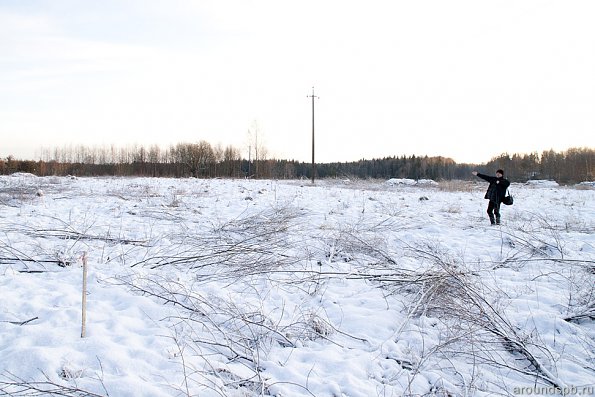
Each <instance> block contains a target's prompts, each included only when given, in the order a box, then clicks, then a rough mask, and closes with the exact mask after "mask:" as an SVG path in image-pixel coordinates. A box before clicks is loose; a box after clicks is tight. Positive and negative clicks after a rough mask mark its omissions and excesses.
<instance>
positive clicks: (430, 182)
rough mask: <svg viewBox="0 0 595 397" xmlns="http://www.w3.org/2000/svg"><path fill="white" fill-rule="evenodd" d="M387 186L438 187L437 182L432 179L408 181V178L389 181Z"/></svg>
mask: <svg viewBox="0 0 595 397" xmlns="http://www.w3.org/2000/svg"><path fill="white" fill-rule="evenodd" d="M386 184H387V185H390V186H400V185H405V186H415V185H426V186H427V185H438V183H437V182H435V181H433V180H431V179H418V180H415V179H407V178H391V179H389V180H388V181H386Z"/></svg>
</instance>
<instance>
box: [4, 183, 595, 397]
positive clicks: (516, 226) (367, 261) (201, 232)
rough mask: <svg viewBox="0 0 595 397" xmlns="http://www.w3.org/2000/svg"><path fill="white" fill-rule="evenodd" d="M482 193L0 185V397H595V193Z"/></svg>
mask: <svg viewBox="0 0 595 397" xmlns="http://www.w3.org/2000/svg"><path fill="white" fill-rule="evenodd" d="M445 186H447V187H448V188H447V189H445ZM486 188H487V184H485V183H482V182H481V181H479V182H477V183H462V182H461V183H458V184H457V183H449V184H433V183H424V184H411V183H404V182H399V181H397V180H392V181H390V182H389V183H387V182H382V181H365V182H363V181H346V180H343V181H324V180H323V181H317V182H316V184H315V185H314V186H312V185H311V184H310V182H308V181H306V182H298V181H287V182H284V181H257V180H198V179H149V178H131V179H122V178H74V177H69V178H59V177H48V178H36V177H33V176H28V175H24V174H19V175H14V176H5V177H0V228H1V234H0V298H1V305H0V395H18V396H27V395H52V394H51V393H50V391H51V390H53V391H54V392H56V393H60V394H55V395H61V396H83V395H84V396H94V395H101V396H112V397H114V396H201V397H202V396H261V395H272V396H285V397H289V396H319V397H322V396H333V397H347V396H348V397H369V396H383V397H385V396H499V395H529V394H533V395H535V394H539V393H540V392H541V394H550V395H555V394H556V393H557V392H563V391H564V390H563V388H567V389H566V391H567V392H568V394H572V393H573V392H574V394H576V395H579V394H580V393H582V395H592V394H594V392H595V324H594V320H595V189H593V188H592V187H590V186H581V187H580V188H573V187H559V186H555V185H554V184H551V183H547V184H534V185H517V184H513V185H512V186H511V190H512V192H513V194H514V197H515V204H514V205H513V206H510V207H504V206H503V209H502V213H503V214H502V218H503V225H502V226H490V225H489V221H488V219H487V215H486V214H485V208H486V207H487V201H485V200H484V199H483V195H484V192H485V189H486ZM84 258H86V259H84ZM83 262H86V263H87V264H88V277H87V284H88V285H87V288H88V290H87V293H86V322H85V325H86V327H85V336H84V337H81V332H82V319H81V317H82V300H83V299H82V295H83V294H82V284H83V266H82V264H83ZM573 388H574V389H573ZM39 390H41V392H38V391H39ZM36 393H37V394H36ZM558 394H560V393H558Z"/></svg>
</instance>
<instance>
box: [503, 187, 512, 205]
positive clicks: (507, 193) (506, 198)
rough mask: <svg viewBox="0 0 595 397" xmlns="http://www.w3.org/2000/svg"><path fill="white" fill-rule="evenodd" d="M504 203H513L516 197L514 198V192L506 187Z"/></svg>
mask: <svg viewBox="0 0 595 397" xmlns="http://www.w3.org/2000/svg"><path fill="white" fill-rule="evenodd" d="M502 203H503V204H504V205H512V204H513V203H514V199H513V198H512V194H510V192H509V191H508V189H506V195H505V196H504V198H503V199H502Z"/></svg>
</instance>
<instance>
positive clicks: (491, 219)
mask: <svg viewBox="0 0 595 397" xmlns="http://www.w3.org/2000/svg"><path fill="white" fill-rule="evenodd" d="M489 217H490V223H491V224H492V225H495V224H496V221H495V220H494V215H491V214H490V215H489Z"/></svg>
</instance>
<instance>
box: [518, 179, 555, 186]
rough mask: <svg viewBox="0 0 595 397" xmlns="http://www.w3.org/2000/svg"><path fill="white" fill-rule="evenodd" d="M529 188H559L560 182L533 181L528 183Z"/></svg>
mask: <svg viewBox="0 0 595 397" xmlns="http://www.w3.org/2000/svg"><path fill="white" fill-rule="evenodd" d="M526 184H527V185H529V186H535V187H558V186H559V185H558V182H556V181H548V180H541V179H532V180H529V181H527V183H526Z"/></svg>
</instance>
